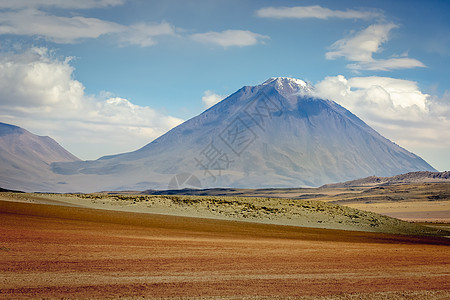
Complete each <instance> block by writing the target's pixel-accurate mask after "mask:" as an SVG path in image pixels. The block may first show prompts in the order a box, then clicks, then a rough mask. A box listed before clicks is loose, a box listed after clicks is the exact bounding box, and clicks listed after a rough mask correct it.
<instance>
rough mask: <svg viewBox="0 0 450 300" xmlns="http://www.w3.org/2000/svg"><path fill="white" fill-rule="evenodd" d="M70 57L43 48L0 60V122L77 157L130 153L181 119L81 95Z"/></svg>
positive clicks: (127, 103)
mask: <svg viewBox="0 0 450 300" xmlns="http://www.w3.org/2000/svg"><path fill="white" fill-rule="evenodd" d="M73 71H74V68H73V67H72V66H71V65H70V58H66V59H64V60H61V59H57V58H55V56H54V55H53V54H52V53H51V51H49V50H48V49H46V48H32V49H29V50H27V51H25V52H23V53H19V54H3V55H2V56H0V118H1V120H2V121H3V122H6V123H12V124H15V125H19V126H23V127H25V128H26V129H28V130H30V131H32V132H33V133H37V134H42V135H50V136H52V137H54V138H56V139H57V140H58V142H61V144H62V145H63V146H65V147H67V148H68V150H69V151H72V152H74V154H75V155H78V156H80V157H82V158H90V159H92V158H96V157H92V156H89V157H86V155H97V156H101V155H104V154H115V153H120V152H124V151H132V150H135V149H137V148H139V147H141V146H143V145H145V144H146V143H148V142H150V141H151V140H153V139H155V138H157V137H158V136H160V135H161V134H163V133H165V132H166V131H167V130H169V129H171V128H172V127H174V126H176V125H178V124H180V123H181V122H182V120H180V119H178V118H175V117H171V116H168V115H165V114H163V113H161V112H158V111H156V110H154V109H152V108H150V107H147V106H139V105H135V104H133V103H131V102H130V101H129V100H127V99H124V98H120V97H112V96H110V95H109V94H108V93H103V94H104V95H106V96H94V95H87V94H85V92H84V86H83V84H82V83H81V82H79V81H77V80H75V79H74V78H73Z"/></svg>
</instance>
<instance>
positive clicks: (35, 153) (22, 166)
mask: <svg viewBox="0 0 450 300" xmlns="http://www.w3.org/2000/svg"><path fill="white" fill-rule="evenodd" d="M71 161H79V159H78V158H77V157H75V156H74V155H72V154H71V153H69V152H68V151H67V150H65V149H64V148H63V147H61V146H60V145H59V144H58V143H57V142H56V141H55V140H53V139H52V138H50V137H48V136H37V135H35V134H32V133H30V132H29V131H27V130H25V129H23V128H20V127H17V126H14V125H9V124H5V123H0V186H1V187H3V188H8V189H19V190H35V189H37V190H41V189H43V188H44V189H45V188H52V186H53V184H54V181H53V180H50V179H51V178H52V177H55V176H54V174H53V173H52V172H51V171H50V165H51V163H53V162H71Z"/></svg>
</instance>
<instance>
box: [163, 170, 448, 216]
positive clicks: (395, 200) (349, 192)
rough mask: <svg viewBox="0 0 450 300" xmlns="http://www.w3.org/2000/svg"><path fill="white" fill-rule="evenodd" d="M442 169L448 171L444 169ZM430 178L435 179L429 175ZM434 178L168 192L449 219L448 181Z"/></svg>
mask: <svg viewBox="0 0 450 300" xmlns="http://www.w3.org/2000/svg"><path fill="white" fill-rule="evenodd" d="M419 173H420V172H419ZM428 173H429V172H428ZM444 173H445V174H446V175H447V174H448V172H443V174H444ZM407 175H408V174H404V175H399V176H395V177H392V178H391V179H395V178H397V177H399V178H403V177H402V176H407ZM413 175H414V174H413ZM369 179H370V178H369ZM387 179H389V178H387ZM364 180H365V179H361V180H356V181H353V183H358V182H359V183H361V184H364V183H365V181H364ZM421 180H423V178H421ZM430 180H435V179H433V178H431V179H430ZM436 180H437V182H416V181H414V180H412V181H411V182H409V183H402V182H401V180H400V181H399V182H396V181H395V180H392V181H394V182H396V183H395V184H387V183H386V182H383V181H381V183H370V184H365V185H361V186H354V185H352V186H348V187H344V185H345V184H335V185H328V186H329V187H321V188H291V189H256V190H255V189H211V190H200V191H195V190H191V191H183V190H181V191H169V192H172V193H177V194H182V193H189V194H197V195H201V194H208V195H222V196H248V197H273V198H275V197H276V198H291V199H311V200H318V201H324V202H331V203H336V204H341V205H345V206H348V207H353V208H357V209H361V210H366V211H371V212H375V213H380V214H383V215H387V216H392V217H395V218H399V219H402V220H407V221H415V222H444V223H450V182H448V179H446V180H444V181H443V180H439V179H436ZM154 193H157V192H154Z"/></svg>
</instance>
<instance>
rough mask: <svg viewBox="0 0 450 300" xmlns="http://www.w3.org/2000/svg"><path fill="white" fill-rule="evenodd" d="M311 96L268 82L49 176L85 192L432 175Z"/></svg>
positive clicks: (288, 81) (294, 85)
mask: <svg viewBox="0 0 450 300" xmlns="http://www.w3.org/2000/svg"><path fill="white" fill-rule="evenodd" d="M311 91H312V87H311V86H309V85H308V84H306V83H305V82H303V81H301V80H298V79H292V78H284V77H279V78H271V79H269V80H267V81H266V82H264V83H263V84H261V85H258V86H246V87H243V88H241V89H240V90H238V91H237V92H235V93H234V94H232V95H231V96H229V97H228V98H226V99H224V100H223V101H221V102H220V103H218V104H216V105H215V106H213V107H211V108H210V109H208V110H206V111H205V112H203V113H202V114H200V115H199V116H197V117H194V118H192V119H190V120H188V121H186V122H184V123H183V124H181V125H179V126H178V127H176V128H174V129H172V130H171V131H169V132H168V133H166V134H164V135H163V136H161V137H160V138H158V139H156V140H155V141H153V142H151V143H149V144H147V145H146V146H144V147H143V148H141V149H139V150H137V151H134V152H130V153H124V154H119V155H113V156H107V157H102V158H100V159H99V160H96V161H89V162H74V163H54V164H52V169H53V171H54V172H55V173H56V174H61V175H67V181H68V182H69V183H70V184H69V185H68V186H71V187H73V188H75V189H76V190H85V191H95V190H100V189H104V190H114V189H116V190H117V189H149V188H152V189H167V188H168V186H169V185H171V184H172V183H173V182H176V183H179V180H178V177H179V176H181V177H183V178H184V179H186V178H187V177H189V176H192V177H195V179H198V180H199V181H200V182H201V184H200V186H197V187H203V188H207V187H249V188H260V187H299V186H320V185H323V184H325V183H330V182H340V181H346V180H351V179H355V178H361V177H367V176H371V175H376V176H392V175H396V174H401V173H406V172H411V171H419V170H425V171H435V170H434V169H433V167H431V166H430V165H429V164H428V163H426V162H425V161H424V160H423V159H421V158H420V157H418V156H416V155H414V154H413V153H411V152H409V151H407V150H405V149H403V148H401V147H400V146H398V145H396V144H395V143H393V142H391V141H389V140H388V139H386V138H384V137H382V136H381V135H380V134H378V133H377V132H376V131H375V130H373V129H372V128H370V127H369V126H368V125H367V124H365V123H364V122H363V121H362V120H360V119H359V118H358V117H356V116H355V115H353V114H352V113H351V112H350V111H348V110H346V109H345V108H343V107H342V106H340V105H338V104H337V103H335V102H333V101H330V100H323V99H317V98H314V97H313V96H311V95H312V93H311ZM86 175H87V176H86ZM181 177H180V178H181ZM181 181H182V182H184V181H185V180H181ZM191 181H192V180H191ZM169 183H170V184H169ZM176 186H177V184H176V185H175V187H176ZM178 186H179V187H183V186H182V184H178ZM170 188H173V186H171V187H170Z"/></svg>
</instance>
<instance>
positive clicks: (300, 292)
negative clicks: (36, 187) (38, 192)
mask: <svg viewBox="0 0 450 300" xmlns="http://www.w3.org/2000/svg"><path fill="white" fill-rule="evenodd" d="M449 246H450V241H449V240H448V239H445V238H431V237H417V236H415V237H413V236H399V235H389V234H379V233H367V232H354V231H340V230H328V229H318V228H302V227H292V226H276V225H269V224H256V223H248V222H247V223H246V222H233V221H225V220H212V219H201V218H187V217H176V216H164V215H151V214H137V213H129V212H128V213H127V212H115V211H100V210H93V209H86V208H76V207H61V206H56V205H38V204H28V203H13V202H9V203H7V204H6V205H5V204H4V205H3V206H1V207H0V274H1V276H0V298H2V299H4V298H6V299H22V298H119V297H128V298H137V297H146V298H161V297H200V296H202V297H225V298H245V297H248V298H251V297H260V298H264V297H267V298H269V297H270V298H277V297H278V298H283V297H306V299H309V298H310V297H318V296H321V297H328V298H333V299H359V298H361V297H362V298H368V299H377V298H383V297H384V298H386V299H387V298H395V297H396V298H397V299H407V298H409V299H414V298H416V299H419V298H420V299H439V298H440V299H448V297H450V271H449V270H450V268H449V265H450V259H449V254H450V252H449V249H450V248H449Z"/></svg>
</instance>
